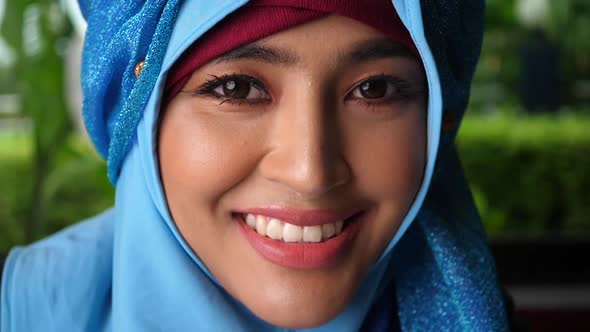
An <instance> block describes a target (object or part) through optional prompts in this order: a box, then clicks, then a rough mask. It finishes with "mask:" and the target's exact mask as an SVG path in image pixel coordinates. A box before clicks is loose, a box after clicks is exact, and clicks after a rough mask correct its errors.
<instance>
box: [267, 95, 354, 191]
mask: <svg viewBox="0 0 590 332" xmlns="http://www.w3.org/2000/svg"><path fill="white" fill-rule="evenodd" d="M307 97H308V98H307V99H306V98H298V101H295V102H292V103H289V105H287V106H285V107H282V108H281V109H279V110H277V111H276V115H275V117H274V122H273V129H272V131H271V132H272V134H271V137H270V140H271V146H272V147H271V149H270V150H269V152H268V153H267V154H266V155H265V156H264V157H263V159H262V160H261V162H260V164H259V169H260V172H261V174H262V175H263V176H264V177H265V178H267V179H269V180H271V181H273V182H276V183H280V184H281V185H283V186H286V187H288V188H289V190H291V191H292V192H293V193H295V194H296V195H297V196H299V197H303V198H305V199H313V198H318V197H321V196H322V195H325V194H327V193H328V192H330V191H333V190H335V189H336V188H338V187H340V186H343V185H345V184H346V183H348V182H349V181H350V178H351V169H350V166H349V164H348V162H347V160H346V158H345V153H344V151H343V147H342V135H343V133H342V130H341V128H339V125H338V121H337V116H336V114H335V112H330V110H329V109H328V107H326V106H325V105H323V103H322V100H320V98H315V99H314V98H311V97H309V96H307Z"/></svg>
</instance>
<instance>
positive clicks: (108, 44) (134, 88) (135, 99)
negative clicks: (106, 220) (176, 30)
mask: <svg viewBox="0 0 590 332" xmlns="http://www.w3.org/2000/svg"><path fill="white" fill-rule="evenodd" d="M81 3H82V4H81V5H80V9H81V10H82V12H83V14H84V16H85V17H86V19H87V21H88V31H87V33H86V40H85V42H84V54H83V58H82V59H83V60H82V91H83V96H84V98H83V115H84V123H85V124H86V129H87V130H88V133H89V135H90V137H91V138H92V141H93V143H94V145H95V146H96V149H97V150H98V152H99V153H100V154H101V155H102V156H103V157H104V158H106V159H107V165H108V176H109V179H110V180H111V181H112V182H113V183H115V182H116V180H117V177H118V173H119V171H120V168H121V164H122V163H123V160H124V159H125V155H126V154H127V151H128V149H129V146H130V144H131V142H132V139H133V137H134V135H135V128H136V127H137V123H138V121H139V119H140V118H141V115H142V111H143V109H144V106H145V104H146V103H147V100H148V98H149V96H150V94H151V91H152V90H153V88H154V85H155V83H156V80H157V78H158V76H159V74H160V68H161V66H162V61H163V59H164V53H165V52H166V46H167V45H168V40H169V39H170V34H171V32H172V28H173V26H174V21H175V18H176V13H177V11H178V6H179V0H171V1H165V0H157V1H150V2H149V5H146V4H144V3H143V2H138V1H110V2H109V1H91V2H86V1H81ZM140 61H145V65H144V67H143V71H142V72H141V75H140V76H139V77H136V76H135V66H136V65H137V64H138V63H139V62H140Z"/></svg>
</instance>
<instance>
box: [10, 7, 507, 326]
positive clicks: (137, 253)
mask: <svg viewBox="0 0 590 332" xmlns="http://www.w3.org/2000/svg"><path fill="white" fill-rule="evenodd" d="M245 2H247V1H246V0H216V1H213V0H206V1H205V0H192V1H190V0H186V1H183V2H181V1H176V0H170V1H162V0H153V1H148V2H144V1H139V0H129V1H114V0H110V1H107V0H101V1H99V0H93V1H90V0H87V1H81V8H82V10H83V12H84V15H85V17H86V19H87V20H88V23H89V26H88V27H89V30H88V33H87V37H86V42H85V48H84V61H83V72H82V79H83V82H84V83H83V90H84V117H85V122H86V125H87V128H88V131H89V133H90V136H91V137H92V139H93V142H94V143H95V145H96V147H97V150H98V151H99V152H100V153H101V154H102V155H103V156H104V157H105V158H106V159H107V162H108V169H109V177H110V179H111V180H112V181H113V183H115V184H116V187H117V191H116V192H117V194H116V203H115V207H114V208H113V209H112V210H109V211H107V212H105V213H104V214H102V215H100V216H97V217H95V218H92V219H90V220H87V221H85V222H82V223H80V224H78V225H76V226H73V227H71V228H69V229H66V230H64V231H62V232H60V233H58V234H56V235H54V236H52V237H50V238H48V239H45V240H43V241H40V242H37V243H35V244H33V245H31V246H27V247H23V248H15V249H14V250H12V251H11V252H10V254H9V256H8V258H7V261H6V266H5V272H4V276H3V278H2V286H1V287H2V288H1V292H0V293H1V298H0V309H1V310H2V312H1V315H0V317H2V320H1V321H0V324H1V325H0V330H1V331H2V332H12V331H60V332H61V331H188V330H198V331H284V329H281V328H277V327H275V326H270V325H269V324H268V323H265V322H264V321H262V320H260V319H259V318H258V317H256V316H254V315H253V314H252V313H250V312H249V310H247V308H245V307H244V306H243V305H241V304H240V303H238V302H237V301H235V300H234V299H233V298H232V297H231V296H230V295H229V294H227V293H226V292H225V291H224V290H223V289H222V287H220V286H219V284H218V283H217V281H216V280H215V278H214V276H213V275H212V274H211V273H210V272H209V271H208V269H207V267H206V266H205V265H204V264H203V263H202V262H201V261H200V259H199V257H198V256H197V255H196V254H195V253H194V252H193V251H192V250H191V249H190V247H189V246H188V245H187V243H186V242H185V241H184V239H183V237H182V236H181V234H180V232H179V231H178V229H177V228H176V226H175V224H174V222H173V220H172V218H171V216H170V213H169V211H168V208H167V204H166V200H165V196H164V193H163V190H162V187H161V182H160V177H159V170H158V163H157V158H156V156H155V151H156V148H155V147H156V144H157V142H156V135H155V132H156V130H157V122H158V121H157V119H158V112H159V101H160V98H161V93H162V87H163V85H164V82H165V77H166V72H167V70H168V69H169V68H170V66H172V64H173V63H174V62H175V61H176V59H178V57H179V56H180V54H181V53H182V52H183V51H184V50H185V49H186V48H187V47H189V46H190V45H191V44H192V43H193V42H194V41H195V40H197V39H198V38H200V37H201V36H202V35H203V34H204V33H205V32H206V31H207V30H209V29H210V28H211V27H213V26H214V25H215V24H216V23H217V22H219V21H220V20H222V19H223V18H224V17H225V16H226V15H228V14H230V13H231V12H232V11H234V10H236V9H237V8H239V7H240V6H242V5H243V4H244V3H245ZM393 3H394V6H395V8H396V10H397V12H398V15H399V16H400V19H401V20H402V21H403V23H404V24H405V25H406V27H407V29H408V31H409V32H410V34H411V36H412V38H413V40H414V43H415V45H416V47H417V49H418V51H419V53H420V57H421V59H422V62H423V65H424V68H425V71H426V74H427V79H428V88H429V101H428V122H427V129H428V137H427V142H428V144H427V145H428V149H427V157H428V161H427V165H426V169H425V173H424V181H423V184H422V186H421V188H420V191H419V193H418V195H417V197H416V199H415V202H414V203H413V205H412V207H411V208H410V210H409V212H408V215H407V216H406V218H405V219H404V221H403V222H402V224H401V226H400V229H399V231H398V232H397V234H396V235H395V237H394V238H393V239H392V240H391V242H390V243H389V245H388V247H387V248H386V250H385V251H384V253H383V254H382V256H381V257H380V258H379V259H378V260H377V262H376V263H375V264H374V266H373V267H372V268H371V269H370V271H369V272H368V274H367V276H366V277H365V279H364V280H363V282H362V283H361V285H360V288H359V289H358V291H357V293H356V295H355V296H354V298H353V299H352V302H351V303H350V304H349V306H348V307H347V308H345V310H344V311H343V312H342V313H341V314H339V315H338V316H337V317H336V318H335V319H334V320H333V321H331V322H328V323H326V324H325V325H323V326H319V327H317V328H314V329H310V330H309V331H356V330H359V329H361V328H362V329H363V331H384V330H391V331H396V330H401V331H432V330H440V331H506V330H507V322H506V315H505V312H504V307H503V304H502V299H501V296H500V292H499V290H498V285H497V280H496V276H495V268H494V263H493V260H492V258H491V257H490V254H489V252H488V249H487V245H486V239H485V235H484V233H483V230H482V227H481V222H480V220H479V216H478V214H477V211H476V209H475V207H474V203H473V200H472V198H471V193H470V192H469V188H468V185H467V182H466V180H465V177H464V175H463V172H462V170H461V166H460V162H459V160H458V157H457V155H456V151H455V148H454V146H453V139H454V136H455V132H456V128H455V130H451V131H444V132H441V130H440V128H441V121H442V119H441V118H442V114H443V112H444V113H445V114H450V115H452V117H453V118H454V119H455V120H456V121H457V124H458V121H459V120H460V118H461V116H462V114H463V112H464V110H465V106H466V104H467V99H468V95H469V85H470V82H471V77H472V74H473V70H474V66H475V63H476V61H477V58H478V55H479V49H480V46H481V38H482V29H483V1H480V0H421V1H420V2H418V1H415V0H394V2H393ZM144 59H145V61H146V65H145V67H144V69H143V72H142V73H141V75H140V76H139V78H136V77H135V74H134V68H135V66H136V64H137V63H138V62H139V61H142V60H144ZM179 285H182V287H179ZM392 311H395V312H392ZM32 317H34V318H35V319H31V318H32Z"/></svg>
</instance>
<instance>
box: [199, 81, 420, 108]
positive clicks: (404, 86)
mask: <svg viewBox="0 0 590 332" xmlns="http://www.w3.org/2000/svg"><path fill="white" fill-rule="evenodd" d="M211 77H212V78H211V79H210V80H208V81H207V82H205V83H204V84H202V85H201V86H200V87H199V88H198V91H197V94H199V95H203V96H210V97H213V98H216V99H219V100H221V102H220V103H219V105H222V104H225V103H228V104H232V105H244V104H247V105H258V104H263V103H268V102H270V101H271V100H270V97H269V98H268V99H258V100H249V99H246V98H232V97H228V96H225V95H221V94H219V93H217V92H216V91H215V90H216V89H218V88H219V87H222V86H223V85H224V84H227V83H229V82H231V81H242V82H244V81H245V82H247V83H248V84H250V86H251V88H254V89H257V90H259V91H261V92H263V93H265V94H269V93H268V91H267V90H266V88H264V84H262V82H261V81H260V80H258V79H256V78H254V77H252V76H249V75H245V74H241V73H240V74H238V73H232V74H224V75H221V76H216V75H211ZM379 80H383V81H386V82H387V83H389V84H392V85H393V88H394V89H395V90H396V92H395V93H394V95H393V96H391V97H390V98H386V99H378V100H371V99H369V98H350V97H349V96H350V95H351V94H352V93H353V92H354V91H356V90H357V89H359V88H360V87H361V84H363V83H365V82H368V81H379ZM419 94H420V91H417V90H415V89H414V88H413V87H412V85H411V84H410V82H408V81H406V80H403V79H400V78H398V77H395V76H391V75H386V74H381V75H374V76H369V77H367V78H364V79H362V80H361V81H359V82H358V83H356V84H355V86H354V88H352V89H351V90H349V91H348V92H347V94H346V99H349V100H351V101H353V102H355V103H359V104H361V105H364V106H366V107H367V108H370V109H371V110H372V111H376V108H378V107H380V106H383V105H391V104H392V103H394V102H403V101H409V100H412V99H414V98H415V97H416V96H417V95H419Z"/></svg>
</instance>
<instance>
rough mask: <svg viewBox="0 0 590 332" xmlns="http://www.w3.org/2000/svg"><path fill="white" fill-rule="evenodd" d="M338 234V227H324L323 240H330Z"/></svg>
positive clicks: (324, 225)
mask: <svg viewBox="0 0 590 332" xmlns="http://www.w3.org/2000/svg"><path fill="white" fill-rule="evenodd" d="M334 234H336V226H335V225H334V224H323V225H322V239H324V240H325V239H329V238H331V237H332V236H334Z"/></svg>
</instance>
